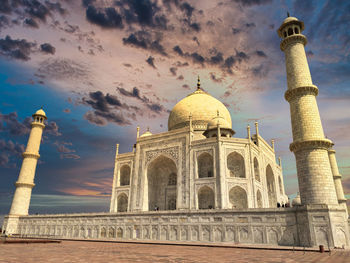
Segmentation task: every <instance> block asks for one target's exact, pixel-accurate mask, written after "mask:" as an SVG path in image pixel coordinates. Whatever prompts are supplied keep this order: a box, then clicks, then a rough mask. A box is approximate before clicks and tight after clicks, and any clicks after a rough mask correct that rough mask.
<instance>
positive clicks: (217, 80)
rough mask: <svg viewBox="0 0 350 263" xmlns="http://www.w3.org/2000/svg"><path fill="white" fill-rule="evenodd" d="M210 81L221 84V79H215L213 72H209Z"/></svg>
mask: <svg viewBox="0 0 350 263" xmlns="http://www.w3.org/2000/svg"><path fill="white" fill-rule="evenodd" d="M210 79H211V80H212V81H214V82H217V83H221V82H222V80H223V78H218V77H216V75H215V73H214V72H210Z"/></svg>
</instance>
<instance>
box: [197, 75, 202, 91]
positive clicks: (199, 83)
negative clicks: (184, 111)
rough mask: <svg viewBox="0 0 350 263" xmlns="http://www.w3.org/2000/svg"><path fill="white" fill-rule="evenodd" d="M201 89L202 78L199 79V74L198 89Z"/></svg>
mask: <svg viewBox="0 0 350 263" xmlns="http://www.w3.org/2000/svg"><path fill="white" fill-rule="evenodd" d="M199 89H201V80H200V79H199V75H198V80H197V90H199Z"/></svg>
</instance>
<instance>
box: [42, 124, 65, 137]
mask: <svg viewBox="0 0 350 263" xmlns="http://www.w3.org/2000/svg"><path fill="white" fill-rule="evenodd" d="M58 129H59V127H58V125H57V123H56V122H54V121H50V122H49V123H46V127H45V134H49V135H53V136H60V135H62V134H61V133H60V132H59V131H58Z"/></svg>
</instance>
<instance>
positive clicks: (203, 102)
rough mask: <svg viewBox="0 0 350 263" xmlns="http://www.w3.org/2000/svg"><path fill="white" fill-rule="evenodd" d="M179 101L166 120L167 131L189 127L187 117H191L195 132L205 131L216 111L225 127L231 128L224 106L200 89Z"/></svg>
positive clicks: (227, 112)
mask: <svg viewBox="0 0 350 263" xmlns="http://www.w3.org/2000/svg"><path fill="white" fill-rule="evenodd" d="M197 86H198V88H197V90H196V91H195V92H193V93H191V94H189V95H188V96H187V97H185V98H184V99H182V100H180V101H179V102H178V103H177V104H176V105H175V106H174V108H173V109H172V111H171V112H170V115H169V119H168V130H169V131H171V130H175V129H180V128H183V127H186V126H189V116H190V115H191V116H192V125H193V127H194V129H195V130H203V131H204V130H206V129H207V125H208V123H209V122H210V121H211V120H212V119H213V118H215V117H216V115H217V111H219V112H220V116H221V117H222V118H223V119H224V121H225V125H226V126H228V127H230V128H231V126H232V121H231V116H230V112H229V111H228V109H227V108H226V106H225V105H224V104H223V103H222V102H221V101H219V100H217V99H216V98H214V97H213V96H211V95H210V94H208V93H207V92H205V91H203V90H202V89H201V88H200V83H199V82H198V84H197Z"/></svg>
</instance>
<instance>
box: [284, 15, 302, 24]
mask: <svg viewBox="0 0 350 263" xmlns="http://www.w3.org/2000/svg"><path fill="white" fill-rule="evenodd" d="M291 21H299V20H298V18H296V17H293V16H289V17H287V18H286V19H284V20H283V24H284V23H289V22H291Z"/></svg>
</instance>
